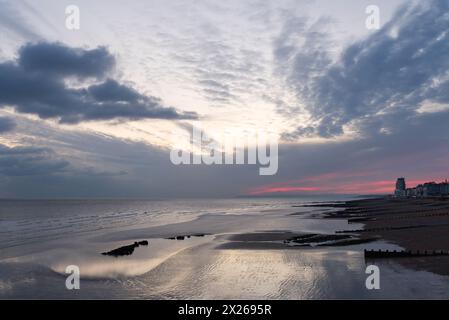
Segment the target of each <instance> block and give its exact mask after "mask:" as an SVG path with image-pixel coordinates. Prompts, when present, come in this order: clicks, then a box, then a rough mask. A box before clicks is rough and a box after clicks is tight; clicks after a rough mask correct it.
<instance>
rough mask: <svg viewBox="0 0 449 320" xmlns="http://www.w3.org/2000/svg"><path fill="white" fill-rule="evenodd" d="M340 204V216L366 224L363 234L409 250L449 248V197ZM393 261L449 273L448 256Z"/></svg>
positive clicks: (379, 199)
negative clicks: (341, 208) (342, 208)
mask: <svg viewBox="0 0 449 320" xmlns="http://www.w3.org/2000/svg"><path fill="white" fill-rule="evenodd" d="M339 207H344V208H345V209H344V210H342V211H340V212H339V213H337V214H336V215H337V216H340V217H342V218H345V219H348V222H349V223H351V222H357V223H363V224H365V226H364V228H363V229H364V230H363V231H362V232H360V236H361V237H364V238H368V237H373V236H374V237H380V238H382V239H384V240H386V241H388V242H391V243H394V244H397V245H399V246H400V247H402V248H404V249H405V250H407V251H408V250H411V251H417V250H419V251H420V252H424V251H427V252H433V251H434V250H436V251H440V250H442V251H449V199H394V198H378V199H364V200H355V201H348V202H346V203H345V204H344V205H339ZM350 229H351V228H350ZM394 260H395V261H397V263H400V264H401V265H403V266H406V267H408V268H414V269H416V270H426V271H430V272H434V273H437V274H440V275H449V257H416V258H400V259H394Z"/></svg>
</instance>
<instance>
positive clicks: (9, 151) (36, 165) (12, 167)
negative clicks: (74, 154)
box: [0, 145, 69, 176]
mask: <svg viewBox="0 0 449 320" xmlns="http://www.w3.org/2000/svg"><path fill="white" fill-rule="evenodd" d="M68 166H69V162H67V161H65V160H62V159H59V158H57V157H56V156H55V154H54V153H53V151H52V150H51V149H48V148H35V147H12V148H11V147H7V146H4V145H0V175H3V176H35V175H52V174H55V173H58V172H63V171H65V170H66V169H67V167H68Z"/></svg>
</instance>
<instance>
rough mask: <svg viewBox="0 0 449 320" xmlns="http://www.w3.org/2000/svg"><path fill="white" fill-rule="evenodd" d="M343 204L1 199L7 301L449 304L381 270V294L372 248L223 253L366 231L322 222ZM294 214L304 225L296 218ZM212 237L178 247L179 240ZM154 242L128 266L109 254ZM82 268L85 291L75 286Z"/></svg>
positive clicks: (414, 275) (429, 289)
mask: <svg viewBox="0 0 449 320" xmlns="http://www.w3.org/2000/svg"><path fill="white" fill-rule="evenodd" d="M325 200H335V199H232V200H188V201H144V200H134V201H130V200H126V201H125V200H123V201H117V200H70V201H61V200H59V201H2V204H3V205H2V206H1V209H0V240H1V241H0V246H1V248H0V298H38V299H39V298H58V299H72V298H74V299H76V298H93V299H103V298H112V299H116V298H124V299H133V298H145V299H174V298H176V299H237V298H240V299H323V298H331V299H332V298H343V299H344V298H449V290H448V289H449V277H443V276H438V275H434V274H432V273H429V272H423V271H413V270H408V269H405V268H403V267H401V266H399V265H397V264H396V263H394V262H392V261H386V262H382V263H381V264H378V265H379V267H380V271H381V274H380V284H381V289H380V290H367V289H366V287H365V280H366V277H367V274H365V269H366V264H365V261H364V257H363V249H371V248H373V249H377V248H385V247H387V248H397V247H394V245H392V244H389V243H385V242H377V243H370V244H364V245H357V246H350V247H343V248H315V249H275V250H274V249H267V248H261V249H258V250H248V249H245V248H244V247H242V248H233V249H220V247H221V246H220V245H222V244H223V243H226V242H227V241H228V240H227V239H228V236H227V235H229V234H235V233H248V232H260V231H263V232H273V231H274V230H277V231H291V232H316V233H330V232H334V231H336V230H342V229H353V228H358V227H360V225H359V226H358V225H354V224H351V225H350V226H349V225H348V224H347V222H346V221H345V220H331V219H317V218H316V217H315V215H316V213H317V212H319V211H321V210H326V208H319V209H317V208H301V207H293V206H294V205H298V204H301V203H307V202H310V201H325ZM292 213H295V215H291V214H292ZM193 233H210V235H206V236H204V237H190V238H185V240H168V239H165V238H168V237H170V236H174V235H181V234H184V235H187V234H193ZM142 239H148V240H149V245H148V246H141V247H138V248H136V249H135V251H134V253H133V254H132V255H130V256H124V257H119V258H114V257H109V256H103V255H101V254H100V253H101V252H104V251H108V250H111V249H114V248H117V247H119V246H122V245H127V244H131V243H133V241H134V240H142ZM67 265H77V266H79V267H80V271H81V289H80V290H67V289H66V288H65V279H66V276H67V275H66V274H65V268H66V266H67Z"/></svg>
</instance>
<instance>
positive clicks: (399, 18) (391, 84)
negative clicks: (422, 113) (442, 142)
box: [278, 0, 449, 137]
mask: <svg viewBox="0 0 449 320" xmlns="http://www.w3.org/2000/svg"><path fill="white" fill-rule="evenodd" d="M448 11H449V3H448V2H447V1H444V0H432V1H427V2H425V3H419V4H417V5H414V6H412V5H410V4H406V5H404V6H403V7H402V8H400V9H399V10H398V11H397V13H396V14H395V16H394V17H393V18H392V19H391V21H390V22H389V23H387V24H385V26H384V27H383V28H382V29H381V30H379V31H378V32H375V33H374V34H372V35H370V36H369V37H367V38H366V39H363V40H361V41H358V42H356V43H354V44H352V45H350V46H349V47H347V48H346V49H345V50H344V51H343V53H342V54H341V57H340V58H339V59H338V60H337V61H336V62H335V63H332V64H328V60H327V59H326V51H325V50H322V48H316V45H315V46H314V47H312V49H313V50H312V52H310V49H309V50H306V51H305V52H304V51H302V52H301V53H299V54H297V55H296V56H295V57H294V59H295V60H294V61H295V63H294V67H293V68H292V69H291V74H290V75H289V79H290V81H291V84H292V85H293V86H294V87H295V88H296V89H297V94H298V97H299V98H300V99H302V101H304V103H305V105H306V109H307V111H308V112H309V113H310V115H311V117H312V120H313V122H314V123H315V124H314V125H311V126H300V127H299V128H298V129H297V130H296V131H295V132H294V135H296V136H297V137H299V136H307V135H318V136H321V137H333V136H338V135H342V134H343V133H344V127H345V126H347V125H355V126H356V127H357V128H359V129H360V128H362V129H370V130H381V129H382V128H383V129H385V127H384V126H385V125H386V123H385V122H384V118H386V117H391V116H392V115H393V116H394V117H395V118H397V119H400V118H403V117H407V116H413V115H415V113H416V110H417V109H418V108H419V106H420V105H421V104H422V103H425V102H429V101H430V102H440V103H448V102H449V95H448V94H447V92H448V90H447V88H449V79H448V77H447V73H448V71H449V60H448V59H447V57H448V54H449V32H448V30H449V19H448V16H447V12H448ZM278 50H279V48H278ZM317 69H318V70H319V74H318V76H317V73H316V72H315V70H317ZM385 115H386V116H385Z"/></svg>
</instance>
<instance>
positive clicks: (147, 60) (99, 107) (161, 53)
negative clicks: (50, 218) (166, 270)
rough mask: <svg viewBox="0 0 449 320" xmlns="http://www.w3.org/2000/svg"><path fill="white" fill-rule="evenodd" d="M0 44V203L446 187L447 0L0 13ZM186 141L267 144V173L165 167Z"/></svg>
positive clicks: (29, 6) (8, 9)
mask: <svg viewBox="0 0 449 320" xmlns="http://www.w3.org/2000/svg"><path fill="white" fill-rule="evenodd" d="M68 5H76V6H78V8H79V10H80V29H79V30H69V29H68V28H67V27H66V13H65V10H66V7H67V6H68ZM368 5H376V6H378V7H379V10H380V29H378V30H373V29H368V28H367V27H366V25H365V21H366V19H367V16H368V15H367V13H366V12H365V10H366V7H367V6H368ZM0 43H1V45H0V197H33V198H35V197H37V198H52V197H144V198H166V197H168V198H171V197H231V196H242V195H258V196H260V195H271V194H322V193H326V194H334V193H337V194H370V193H390V192H392V190H393V188H394V182H395V180H396V178H397V177H400V176H405V177H406V179H407V183H408V184H409V185H416V184H417V183H422V182H425V181H431V180H435V181H440V180H443V179H445V178H447V177H448V176H449V170H448V169H449V163H448V159H449V157H448V156H449V148H448V141H449V136H448V133H449V132H448V131H449V125H448V123H449V59H448V56H449V55H448V54H449V2H448V1H446V0H429V1H405V0H394V1H392V0H370V1H365V0H346V1H335V0H315V1H314V0H296V1H293V0H291V1H290V0H281V1H266V0H248V1H241V0H239V1H237V0H235V1H234V0H232V1H214V0H207V1H206V0H200V1H186V0H173V1H162V0H161V1H159V0H153V1H152V0H149V1H141V0H133V1H103V0H101V1H87V0H86V1H76V0H71V1H60V0H58V1H57V0H39V1H31V0H29V1H25V0H15V1H12V0H0ZM193 127H202V128H203V129H204V130H205V132H206V133H207V134H208V135H210V136H211V138H213V139H215V140H218V141H220V139H221V138H222V137H221V136H220V133H223V132H226V134H228V135H231V136H232V137H234V138H236V139H239V138H240V137H242V136H244V135H245V133H246V132H249V131H255V130H264V131H266V132H268V133H270V134H272V135H274V136H276V137H277V138H278V139H279V169H278V172H277V174H276V175H273V176H260V175H259V171H258V169H259V167H258V166H255V165H221V166H220V165H211V166H207V165H190V166H189V165H184V166H175V165H173V164H172V163H171V162H170V158H169V151H170V148H171V147H172V145H171V143H172V141H173V138H174V139H175V140H177V141H178V142H179V143H181V144H182V143H184V144H185V145H187V144H188V143H189V132H190V130H191V129H192V128H193Z"/></svg>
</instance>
